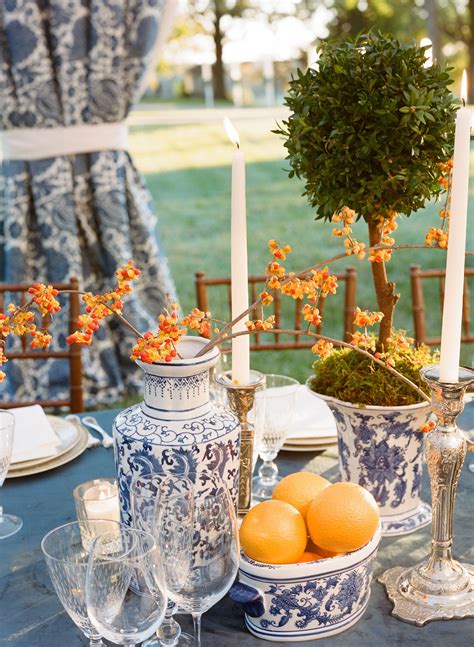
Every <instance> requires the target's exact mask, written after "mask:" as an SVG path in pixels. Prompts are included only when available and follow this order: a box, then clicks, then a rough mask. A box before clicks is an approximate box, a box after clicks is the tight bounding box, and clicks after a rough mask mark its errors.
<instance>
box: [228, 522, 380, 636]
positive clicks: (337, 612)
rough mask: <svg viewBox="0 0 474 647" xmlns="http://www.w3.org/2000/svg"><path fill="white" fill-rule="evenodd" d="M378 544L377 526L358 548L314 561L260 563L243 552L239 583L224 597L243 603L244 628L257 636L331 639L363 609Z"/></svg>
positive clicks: (358, 615)
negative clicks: (371, 535)
mask: <svg viewBox="0 0 474 647" xmlns="http://www.w3.org/2000/svg"><path fill="white" fill-rule="evenodd" d="M379 542H380V526H379V527H378V528H377V530H376V532H375V534H374V536H373V537H372V539H371V540H370V541H369V542H368V543H367V544H366V545H365V546H363V547H362V548H359V549H358V550H355V551H353V552H352V553H347V554H346V555H339V556H336V557H330V558H326V559H320V560H318V561H316V562H302V563H298V564H263V563H262V562H256V561H254V560H253V559H250V558H249V557H247V555H245V554H243V553H242V554H241V559H240V569H239V583H238V584H235V585H234V586H233V587H232V588H231V590H230V591H229V595H230V597H231V598H232V600H234V602H240V603H242V604H243V605H244V611H245V624H246V626H247V629H248V630H249V631H250V632H251V633H253V634H254V635H255V636H257V637H258V638H264V639H265V640H270V641H275V642H279V643H283V642H297V641H302V640H305V641H306V640H307V641H310V640H316V639H318V638H328V637H329V636H334V635H335V634H338V633H341V632H342V631H346V630H347V629H349V628H350V627H352V626H353V625H354V624H355V623H356V622H357V621H358V620H360V618H361V617H362V615H363V614H364V611H365V610H366V608H367V605H368V603H369V597H370V588H371V587H370V585H371V582H372V568H373V565H374V562H375V557H376V555H377V548H378V545H379ZM339 644H343V643H339Z"/></svg>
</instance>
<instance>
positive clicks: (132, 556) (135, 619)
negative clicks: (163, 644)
mask: <svg viewBox="0 0 474 647" xmlns="http://www.w3.org/2000/svg"><path fill="white" fill-rule="evenodd" d="M86 604H87V612H88V614H89V618H90V621H91V623H92V625H93V626H94V627H95V629H96V630H97V631H98V632H100V633H101V635H102V636H104V638H107V640H110V641H111V642H114V643H117V644H118V645H127V646H128V647H131V646H132V645H136V644H137V643H141V642H142V641H143V640H146V639H147V638H149V637H150V636H151V635H153V634H154V632H155V631H156V630H157V629H158V627H159V626H160V625H161V623H162V622H163V618H164V616H165V611H166V605H167V599H166V590H165V585H164V580H163V561H162V559H161V555H160V551H159V550H158V546H157V543H156V542H155V539H154V538H153V536H152V535H150V533H148V532H143V531H141V530H136V529H134V528H126V527H125V526H121V527H120V531H119V534H118V536H117V533H106V534H104V535H100V536H99V537H97V538H96V540H95V541H94V543H93V545H92V548H91V551H90V555H89V561H88V565H87V577H86Z"/></svg>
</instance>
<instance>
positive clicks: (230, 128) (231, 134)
mask: <svg viewBox="0 0 474 647" xmlns="http://www.w3.org/2000/svg"><path fill="white" fill-rule="evenodd" d="M224 130H225V131H226V133H227V137H228V138H229V139H230V141H231V142H232V143H233V144H235V145H236V146H237V148H240V137H239V133H238V132H237V130H236V129H235V127H234V124H233V123H232V122H231V120H230V119H229V117H224Z"/></svg>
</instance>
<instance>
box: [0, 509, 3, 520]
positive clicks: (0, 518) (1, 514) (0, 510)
mask: <svg viewBox="0 0 474 647" xmlns="http://www.w3.org/2000/svg"><path fill="white" fill-rule="evenodd" d="M2 519H3V505H0V523H2Z"/></svg>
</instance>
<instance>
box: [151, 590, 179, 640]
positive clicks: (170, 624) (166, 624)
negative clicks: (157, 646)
mask: <svg viewBox="0 0 474 647" xmlns="http://www.w3.org/2000/svg"><path fill="white" fill-rule="evenodd" d="M175 607H176V605H175V603H174V602H171V601H170V602H168V606H167V608H166V614H165V619H164V620H163V623H162V625H161V627H160V628H159V629H158V631H157V632H156V634H157V636H158V638H159V639H160V641H161V644H162V645H163V647H173V645H176V644H177V642H178V639H179V637H180V635H181V627H180V626H179V623H177V622H176V620H173V613H174V610H175Z"/></svg>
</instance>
